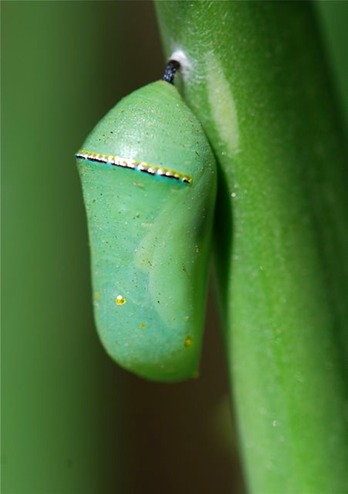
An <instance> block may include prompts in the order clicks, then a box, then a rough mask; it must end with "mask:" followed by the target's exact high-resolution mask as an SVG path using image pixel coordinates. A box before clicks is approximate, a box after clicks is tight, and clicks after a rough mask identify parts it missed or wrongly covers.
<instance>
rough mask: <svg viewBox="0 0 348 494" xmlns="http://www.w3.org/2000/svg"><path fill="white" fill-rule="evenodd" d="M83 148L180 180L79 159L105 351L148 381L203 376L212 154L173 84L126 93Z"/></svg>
mask: <svg viewBox="0 0 348 494" xmlns="http://www.w3.org/2000/svg"><path fill="white" fill-rule="evenodd" d="M82 149H84V150H87V151H89V152H93V153H100V154H103V155H113V156H119V157H121V158H127V159H133V160H138V161H143V162H146V163H148V164H150V165H154V166H160V167H165V168H168V169H170V170H174V171H176V172H179V173H184V174H187V175H189V176H190V177H191V178H192V182H191V183H183V182H182V181H180V180H175V179H174V178H170V177H164V176H158V175H149V174H147V173H144V172H140V171H137V170H130V169H125V168H121V167H119V166H114V165H111V164H109V163H97V162H95V161H92V160H88V159H78V160H77V161H78V168H79V172H80V176H81V181H82V186H83V195H84V201H85V207H86V212H87V220H88V229H89V241H90V250H91V263H92V282H93V298H94V312H95V319H96V325H97V329H98V332H99V335H100V338H101V340H102V342H103V344H104V346H105V349H106V351H107V352H108V353H109V354H110V355H111V356H112V357H113V359H114V360H115V361H116V362H118V363H119V364H120V365H121V366H122V367H124V368H126V369H128V370H130V371H132V372H134V373H136V374H138V375H140V376H142V377H145V378H147V379H153V380H163V381H176V380H184V379H187V378H190V377H195V376H197V373H198V366H199V359H200V350H201V344H202V331H203V326H204V312H205V297H206V289H207V275H208V265H209V254H210V244H211V231H212V220H213V210H214V201H215V192H216V171H215V161H214V157H213V155H212V152H211V149H210V147H209V144H208V142H207V139H206V137H205V135H204V133H203V130H202V128H201V126H200V124H199V122H198V121H197V119H196V117H195V116H194V115H193V113H192V112H191V110H190V109H189V108H188V107H187V105H186V104H185V103H184V102H183V100H182V98H181V96H180V95H179V93H178V91H177V89H176V88H175V87H174V86H172V85H170V84H169V83H167V82H164V81H158V82H155V83H152V84H149V85H147V86H145V87H143V88H141V89H139V90H137V91H135V92H134V93H132V94H131V95H129V96H128V97H126V98H124V99H123V100H121V101H120V102H119V103H118V104H117V105H116V106H115V107H114V108H113V109H112V110H111V111H110V112H109V113H108V114H107V115H106V116H105V117H104V118H103V119H102V120H101V122H100V123H99V124H98V125H97V126H96V128H95V129H94V130H93V132H92V133H91V134H90V135H89V137H88V138H87V140H86V141H85V143H84V144H83V146H82Z"/></svg>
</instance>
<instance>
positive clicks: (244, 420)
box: [156, 1, 348, 494]
mask: <svg viewBox="0 0 348 494" xmlns="http://www.w3.org/2000/svg"><path fill="white" fill-rule="evenodd" d="M156 8H157V13H158V17H159V23H160V28H161V32H162V36H163V40H164V45H165V52H166V55H167V56H169V55H170V54H171V53H172V52H173V51H174V50H177V49H181V50H183V51H184V53H185V54H186V56H187V57H188V60H189V62H190V64H191V67H190V69H189V70H188V72H187V73H186V74H184V76H183V78H184V80H183V96H184V98H185V99H186V101H187V102H188V104H189V105H190V106H191V108H192V109H193V111H194V112H195V113H196V115H197V116H198V118H199V119H200V121H201V123H202V125H203V127H204V129H205V131H206V133H207V135H208V137H209V139H210V142H211V144H212V147H213V150H214V152H215V154H216V157H217V159H218V161H219V165H220V184H219V192H218V194H219V198H218V204H217V213H216V219H217V221H216V232H215V235H216V250H215V254H216V261H217V262H216V266H217V278H218V285H219V292H220V300H221V305H222V312H223V318H224V325H225V344H226V349H227V355H228V361H229V368H230V377H231V380H232V382H233V394H234V406H235V408H236V412H237V420H238V429H239V435H240V445H241V453H242V458H243V462H244V468H245V475H246V481H247V484H248V487H249V491H250V493H253V494H256V493H260V494H280V493H282V494H287V493H289V494H290V493H291V494H319V493H320V494H343V493H344V492H347V490H348V480H347V478H348V477H347V474H346V468H347V465H348V424H347V419H348V417H347V415H348V414H347V394H348V393H347V374H348V369H347V367H348V365H347V364H348V358H347V357H348V343H347V342H348V338H347V321H348V304H347V303H346V294H347V293H348V258H347V253H348V193H347V191H348V174H347V170H348V167H347V160H346V155H345V154H344V146H343V137H342V133H341V130H340V122H339V119H338V116H337V112H336V109H335V105H334V98H333V96H332V92H331V87H330V84H329V82H328V77H327V70H326V66H325V63H323V55H322V51H321V47H320V43H319V41H318V33H317V30H316V25H315V19H314V15H313V11H312V6H311V5H310V4H309V3H308V2H299V3H298V2H285V3H284V2H180V1H171V2H161V1H158V2H156Z"/></svg>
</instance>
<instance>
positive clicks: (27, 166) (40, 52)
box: [1, 1, 127, 494]
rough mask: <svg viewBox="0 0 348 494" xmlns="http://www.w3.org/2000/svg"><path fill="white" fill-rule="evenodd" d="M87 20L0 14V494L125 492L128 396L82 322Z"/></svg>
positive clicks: (37, 6) (64, 5) (95, 11)
mask: <svg viewBox="0 0 348 494" xmlns="http://www.w3.org/2000/svg"><path fill="white" fill-rule="evenodd" d="M113 12H115V11H113ZM98 16H101V12H100V6H99V4H98V3H94V2H92V3H90V2H88V3H82V2H81V3H80V2H32V1H30V2H2V4H1V17H2V19H1V20H2V31H1V44H2V46H1V55H2V60H1V64H2V67H1V68H2V74H1V76H2V77H1V82H2V87H1V90H2V108H1V117H2V129H1V130H2V143H1V144H2V150H1V151H2V156H1V157H2V159H1V168H2V170H1V171H2V225H1V226H2V232H3V235H2V287H3V289H2V325H1V333H2V335H1V340H2V341H1V357H2V361H1V369H2V375H1V378H2V389H1V391H2V397H1V420H2V424H1V426H2V427H1V429H2V430H1V432H2V437H1V439H2V442H1V449H2V467H1V492H2V493H3V494H99V493H109V492H110V493H111V492H112V493H114V492H115V489H116V488H115V486H117V489H118V491H117V489H116V491H117V492H125V491H126V489H127V487H126V484H125V482H124V478H125V477H126V475H127V468H126V467H125V462H124V457H125V455H126V452H125V447H126V446H125V443H124V440H123V431H125V432H126V430H127V426H126V424H125V422H124V421H121V417H122V410H123V407H124V406H125V404H126V403H127V399H126V395H125V393H124V390H123V386H122V384H121V381H120V378H119V375H118V374H117V369H115V365H113V364H112V362H111V361H110V362H109V359H108V358H107V357H106V356H105V352H104V351H103V349H102V347H101V345H100V343H99V341H98V338H97V336H96V332H95V328H94V324H93V318H92V308H91V303H90V291H91V288H90V279H89V259H88V245H87V242H88V240H87V230H86V225H85V214H84V210H83V205H82V201H81V188H80V183H79V177H78V173H77V171H76V168H75V166H74V161H75V160H74V152H75V150H76V145H77V144H78V142H79V141H81V140H82V138H83V137H84V135H85V133H86V132H87V129H88V127H90V126H91V125H92V123H93V122H94V121H95V119H96V118H97V116H98V115H100V112H102V111H103V110H102V106H103V100H104V104H105V96H104V92H103V91H102V92H100V87H99V86H100V85H101V82H102V80H103V76H102V65H103V63H102V60H101V58H100V54H101V53H103V52H104V51H105V45H104V43H105V41H104V40H105V36H106V34H105V32H106V27H107V23H106V22H103V23H102V22H101V23H100V35H97V36H96V37H86V36H85V33H86V26H87V27H88V26H94V33H95V34H96V33H98V32H99V24H98V25H96V24H95V19H96V18H97V17H98ZM100 18H102V17H100ZM104 21H105V19H104ZM114 21H115V20H114ZM114 25H115V22H114V24H113V28H112V30H114ZM113 39H115V34H114V32H113ZM72 47H73V49H72ZM91 72H93V73H95V74H98V75H99V76H98V77H96V78H95V79H94V83H93V84H90V85H89V87H88V88H87V89H86V85H87V84H86V83H85V82H84V81H88V80H90V74H91ZM81 81H82V84H81ZM81 86H82V89H81ZM113 97H115V88H114V89H113ZM86 102H87V103H88V104H86ZM106 105H107V103H106Z"/></svg>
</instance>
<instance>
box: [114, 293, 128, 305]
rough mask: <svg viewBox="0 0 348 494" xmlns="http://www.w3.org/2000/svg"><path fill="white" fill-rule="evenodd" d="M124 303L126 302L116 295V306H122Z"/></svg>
mask: <svg viewBox="0 0 348 494" xmlns="http://www.w3.org/2000/svg"><path fill="white" fill-rule="evenodd" d="M126 302H127V300H126V299H125V298H124V297H123V296H122V295H117V297H116V298H115V304H116V305H124V304H125V303H126Z"/></svg>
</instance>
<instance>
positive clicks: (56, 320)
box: [1, 1, 348, 494]
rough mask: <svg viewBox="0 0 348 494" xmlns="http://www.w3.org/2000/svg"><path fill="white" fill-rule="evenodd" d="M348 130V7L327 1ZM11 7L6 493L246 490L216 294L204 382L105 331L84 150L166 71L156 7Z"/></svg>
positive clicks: (324, 14) (5, 134)
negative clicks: (97, 129) (120, 351)
mask: <svg viewBox="0 0 348 494" xmlns="http://www.w3.org/2000/svg"><path fill="white" fill-rule="evenodd" d="M316 7H317V10H318V13H319V21H320V23H321V26H322V29H323V39H324V41H325V51H326V53H327V54H328V55H329V56H330V60H331V66H332V70H333V75H334V77H335V83H336V88H337V94H338V97H339V100H340V104H341V106H342V109H343V112H342V116H343V118H344V119H345V120H344V121H345V125H346V129H348V117H347V116H348V90H347V88H348V57H347V49H348V29H347V28H348V3H347V2H319V3H317V5H316ZM1 10H2V19H1V24H2V32H1V36H2V40H1V41H2V43H1V44H2V230H3V235H2V277H3V290H2V492H3V493H4V494H51V493H52V494H56V493H57V494H75V493H84V494H89V493H98V494H99V493H103V494H104V493H127V494H128V493H135V494H137V493H139V494H140V493H147V492H149V493H150V492H151V493H153V494H156V493H163V492H166V493H169V494H171V493H173V494H174V493H179V492H180V493H182V494H185V493H188V492H190V493H192V492H200V493H211V492H218V493H220V494H224V493H232V492H235V493H240V492H242V490H243V487H242V481H241V476H240V471H239V465H238V459H237V457H236V454H235V444H234V433H233V427H232V425H231V415H230V410H229V406H228V398H227V379H226V373H225V366H224V355H223V350H222V345H221V342H220V339H219V333H218V330H217V329H218V327H217V326H218V324H217V318H216V310H215V306H214V301H213V300H212V299H213V296H212V294H210V295H209V300H208V317H207V333H206V337H205V346H204V354H203V360H202V368H201V377H200V378H199V379H198V380H196V381H192V382H187V383H181V384H172V385H163V384H155V383H149V382H146V381H143V380H141V379H138V378H136V377H134V376H131V375H129V374H127V373H126V372H124V371H122V370H121V369H120V368H119V367H118V366H117V365H116V364H114V363H113V362H112V361H111V360H110V359H109V357H108V356H107V355H106V354H105V353H104V351H103V349H102V347H101V345H100V343H99V340H98V337H97V335H96V331H95V328H94V323H93V314H92V308H91V293H90V292H91V287H90V273H89V252H88V240H87V230H86V220H85V214H84V209H83V203H82V196H81V190H80V184H79V178H78V175H77V171H76V168H75V163H74V158H73V155H74V152H75V151H76V150H77V149H78V148H79V146H80V144H81V143H82V142H83V140H84V138H85V137H86V135H87V134H88V132H89V131H90V130H91V129H92V127H93V126H94V125H95V124H96V122H97V121H98V120H99V119H100V118H101V116H103V114H105V112H106V111H107V110H108V109H109V108H110V107H111V106H113V105H114V104H115V103H116V102H117V100H118V99H119V98H120V97H122V96H124V95H125V94H127V93H129V92H130V91H132V90H133V89H135V88H137V87H139V86H141V85H143V84H146V83H148V82H150V81H153V80H155V79H157V78H158V77H159V76H160V75H161V72H162V70H163V65H164V61H163V58H162V54H161V47H160V42H159V37H158V31H157V27H156V23H155V18H154V9H153V5H152V3H151V2H148V1H139V2H134V1H128V2H104V1H100V2H96V1H91V2H89V1H86V2H83V1H82V2H79V1H72V2H58V1H57V2H50V1H45V2H40V1H39V2H32V1H26V2H11V1H3V2H2V5H1Z"/></svg>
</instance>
